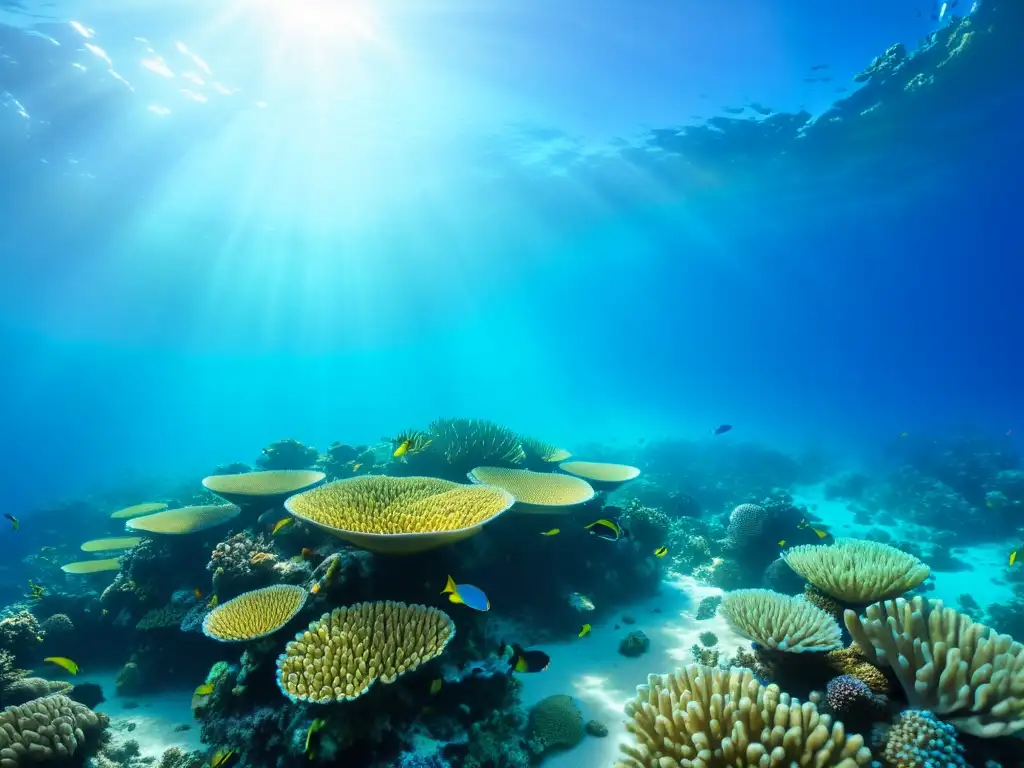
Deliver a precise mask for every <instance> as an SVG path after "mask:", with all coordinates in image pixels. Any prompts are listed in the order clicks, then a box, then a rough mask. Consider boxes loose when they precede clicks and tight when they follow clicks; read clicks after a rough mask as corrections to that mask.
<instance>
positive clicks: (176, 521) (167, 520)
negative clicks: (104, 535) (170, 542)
mask: <svg viewBox="0 0 1024 768" xmlns="http://www.w3.org/2000/svg"><path fill="white" fill-rule="evenodd" d="M239 512H241V510H240V509H239V508H238V507H236V506H235V505H234V504H211V505H207V506H196V507H181V508H180V509H167V510H164V511H163V512H156V513H155V514H152V515H144V516H143V517H135V518H132V519H131V520H129V521H128V522H127V523H125V527H126V528H130V529H131V530H133V531H146V532H148V533H163V534H167V535H176V536H177V535H182V534H186V533H196V532H198V531H205V530H207V529H209V528H214V527H216V526H218V525H224V524H225V523H228V522H231V521H232V520H234V519H235V518H236V517H238V514H239Z"/></svg>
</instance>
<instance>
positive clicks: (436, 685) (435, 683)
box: [430, 677, 444, 696]
mask: <svg viewBox="0 0 1024 768" xmlns="http://www.w3.org/2000/svg"><path fill="white" fill-rule="evenodd" d="M442 685H444V681H443V680H441V678H440V677H438V678H435V679H434V680H431V681H430V695H431V696H435V695H437V693H438V692H439V691H440V690H441V686H442Z"/></svg>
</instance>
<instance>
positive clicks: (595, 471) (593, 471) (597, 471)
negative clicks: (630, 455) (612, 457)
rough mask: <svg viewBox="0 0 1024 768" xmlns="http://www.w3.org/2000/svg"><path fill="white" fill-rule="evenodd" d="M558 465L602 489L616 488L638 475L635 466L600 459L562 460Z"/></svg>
mask: <svg viewBox="0 0 1024 768" xmlns="http://www.w3.org/2000/svg"><path fill="white" fill-rule="evenodd" d="M558 467H559V469H561V470H562V471H563V472H568V473H569V474H570V475H575V476H576V477H582V478H583V479H584V480H586V481H587V482H588V483H590V484H591V485H593V486H594V487H595V488H604V489H611V488H616V487H618V486H620V485H622V484H623V483H628V482H629V481H630V480H634V479H636V478H637V477H639V476H640V470H639V469H637V468H636V467H631V466H629V465H628V464H608V463H606V462H601V461H563V462H562V463H561V464H559V465H558Z"/></svg>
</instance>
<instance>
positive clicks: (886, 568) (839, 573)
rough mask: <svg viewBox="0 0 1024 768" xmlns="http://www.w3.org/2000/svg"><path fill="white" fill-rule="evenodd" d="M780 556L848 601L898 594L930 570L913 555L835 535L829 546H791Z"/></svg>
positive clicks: (859, 602) (855, 602)
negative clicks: (839, 537)
mask: <svg viewBox="0 0 1024 768" xmlns="http://www.w3.org/2000/svg"><path fill="white" fill-rule="evenodd" d="M783 558H785V560H786V562H787V563H788V564H789V567H790V568H792V569H793V570H794V571H796V572H797V573H798V574H800V575H801V576H803V577H804V578H805V579H807V581H809V582H810V583H811V584H813V585H814V586H815V587H817V588H818V589H820V590H821V591H822V592H824V593H825V594H826V595H829V596H831V597H834V598H836V599H837V600H842V601H843V602H844V603H847V604H850V605H862V604H864V603H872V602H875V601H876V600H888V599H890V598H893V597H898V596H899V595H902V594H903V593H904V592H907V591H909V590H911V589H913V588H914V587H916V586H918V585H919V584H920V583H921V582H922V581H924V580H925V579H926V578H928V574H929V572H930V571H929V568H928V566H927V565H925V564H924V563H922V562H921V561H920V560H918V559H917V558H916V557H914V556H913V555H910V554H907V553H906V552H903V551H901V550H899V549H896V548H895V547H890V546H889V545H888V544H879V543H877V542H873V541H862V540H860V539H836V541H835V543H834V544H832V545H831V546H814V545H809V544H807V545H803V546H799V547H793V548H792V549H790V550H788V551H786V552H785V553H784V554H783Z"/></svg>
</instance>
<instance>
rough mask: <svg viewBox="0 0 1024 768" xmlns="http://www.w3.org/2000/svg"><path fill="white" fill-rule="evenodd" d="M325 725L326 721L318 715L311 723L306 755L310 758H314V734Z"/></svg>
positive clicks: (307, 735) (307, 736) (307, 734)
mask: <svg viewBox="0 0 1024 768" xmlns="http://www.w3.org/2000/svg"><path fill="white" fill-rule="evenodd" d="M323 727H324V721H323V719H322V718H319V717H318V718H317V719H316V720H314V721H313V722H312V723H311V724H310V726H309V730H308V731H306V757H308V758H309V759H310V760H312V759H313V735H314V734H315V733H316V732H317V731H319V730H320V729H321V728H323Z"/></svg>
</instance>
